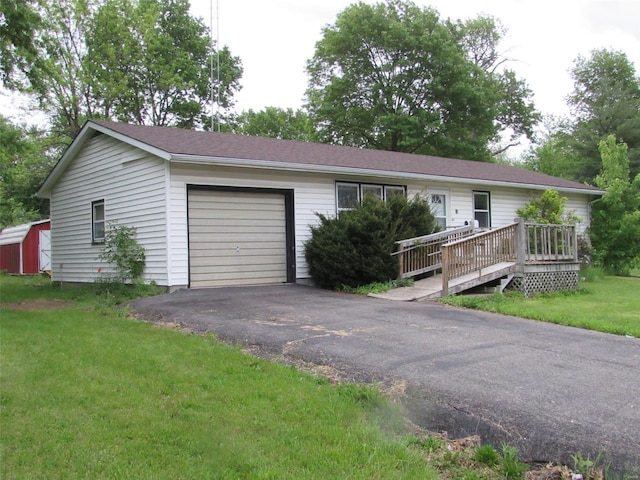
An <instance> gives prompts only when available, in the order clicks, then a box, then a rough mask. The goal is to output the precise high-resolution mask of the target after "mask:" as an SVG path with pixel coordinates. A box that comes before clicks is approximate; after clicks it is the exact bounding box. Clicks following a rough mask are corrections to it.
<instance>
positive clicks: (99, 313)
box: [0, 277, 437, 479]
mask: <svg viewBox="0 0 640 480" xmlns="http://www.w3.org/2000/svg"><path fill="white" fill-rule="evenodd" d="M0 282H2V283H1V284H0V287H1V288H2V290H1V292H2V298H1V300H2V304H3V308H2V310H1V337H0V341H1V345H0V347H1V348H0V365H1V368H0V382H1V385H2V390H1V396H0V408H1V410H0V435H1V467H0V477H1V478H6V479H12V478H60V479H62V478H92V479H93V478H109V479H111V478H122V479H130V478H149V479H151V478H153V479H161V478H167V479H180V478H184V479H195V478H220V479H230V478H242V479H246V478H256V479H262V478H292V479H293V478H295V479H299V478H362V479H370V478H385V479H386V478H427V479H428V478H437V474H436V473H434V470H433V469H432V468H431V467H429V465H428V464H427V462H426V461H425V459H424V457H423V456H422V454H421V453H420V451H419V450H418V449H415V448H408V447H407V443H406V441H403V440H402V436H401V435H400V434H401V433H402V431H403V429H404V423H403V420H402V417H401V415H400V413H399V412H398V411H396V410H394V409H393V408H392V406H391V405H390V404H388V403H386V401H383V399H382V397H381V396H380V394H378V393H377V392H375V391H373V390H370V389H368V388H367V387H361V386H357V385H343V386H335V385H331V384H330V383H329V382H328V381H327V380H325V379H324V378H317V377H314V376H312V375H311V374H308V373H305V372H302V371H300V370H298V369H295V368H293V367H288V366H284V365H281V364H277V363H271V362H268V361H265V360H261V359H258V358H255V357H253V356H250V355H247V354H244V353H243V352H241V351H240V350H239V349H237V348H231V347H229V346H226V345H223V344H221V343H219V342H218V341H216V339H215V338H214V337H212V336H197V335H189V334H185V333H183V332H180V331H177V330H169V329H162V328H158V327H156V326H153V325H150V324H146V323H143V322H139V321H136V320H133V319H130V318H128V317H126V316H125V315H122V314H118V312H117V311H115V310H113V309H111V308H109V307H104V306H102V305H99V304H100V302H101V301H100V300H97V299H96V300H94V304H93V305H91V302H90V297H91V295H87V294H86V290H85V289H76V290H74V289H71V288H69V289H63V290H59V289H56V288H55V287H50V286H46V285H42V284H41V283H40V284H39V283H38V282H37V281H35V280H33V279H27V280H22V279H18V278H9V277H2V278H0ZM94 298H97V297H95V296H94ZM96 305H98V308H95V307H96ZM34 308H35V309H34Z"/></svg>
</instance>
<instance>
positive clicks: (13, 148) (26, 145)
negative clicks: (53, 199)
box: [0, 116, 54, 228]
mask: <svg viewBox="0 0 640 480" xmlns="http://www.w3.org/2000/svg"><path fill="white" fill-rule="evenodd" d="M47 151H48V141H47V138H46V137H45V136H43V135H42V134H41V133H40V132H38V131H36V130H35V129H33V128H31V129H27V128H26V127H24V126H16V125H13V124H12V123H11V122H10V121H9V120H8V119H6V118H4V117H2V116H0V228H4V227H7V226H11V225H18V224H20V223H25V222H31V221H34V220H40V219H43V218H47V217H48V215H49V202H48V201H47V200H42V199H39V198H36V196H35V194H36V191H37V190H38V188H39V187H40V185H41V184H42V182H43V181H44V179H45V178H47V175H48V174H49V170H50V169H51V167H52V166H53V164H54V161H53V160H52V157H51V156H47V155H46V152H47Z"/></svg>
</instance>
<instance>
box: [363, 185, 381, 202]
mask: <svg viewBox="0 0 640 480" xmlns="http://www.w3.org/2000/svg"><path fill="white" fill-rule="evenodd" d="M367 195H373V196H374V197H376V198H378V199H380V200H382V185H362V198H364V197H366V196H367Z"/></svg>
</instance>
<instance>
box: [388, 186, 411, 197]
mask: <svg viewBox="0 0 640 480" xmlns="http://www.w3.org/2000/svg"><path fill="white" fill-rule="evenodd" d="M405 194H406V192H405V190H404V187H398V186H395V185H387V186H385V187H384V199H385V200H389V199H390V198H391V197H393V196H394V195H405Z"/></svg>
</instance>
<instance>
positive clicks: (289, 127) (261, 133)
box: [225, 107, 315, 142]
mask: <svg viewBox="0 0 640 480" xmlns="http://www.w3.org/2000/svg"><path fill="white" fill-rule="evenodd" d="M225 127H226V128H225V129H227V130H229V131H231V132H233V133H239V134H243V135H255V136H258V137H270V138H281V139H286V140H299V141H305V142H312V141H314V140H315V129H314V126H313V123H312V122H311V119H310V118H309V115H308V114H307V113H306V112H304V111H303V110H295V111H294V110H293V109H291V108H288V109H286V110H285V109H283V108H277V107H266V108H265V109H263V110H260V111H257V112H256V111H254V110H246V111H244V112H242V113H241V114H240V115H237V116H235V117H234V118H232V119H229V121H228V122H227V125H226V126H225Z"/></svg>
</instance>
